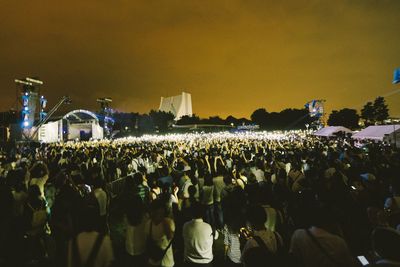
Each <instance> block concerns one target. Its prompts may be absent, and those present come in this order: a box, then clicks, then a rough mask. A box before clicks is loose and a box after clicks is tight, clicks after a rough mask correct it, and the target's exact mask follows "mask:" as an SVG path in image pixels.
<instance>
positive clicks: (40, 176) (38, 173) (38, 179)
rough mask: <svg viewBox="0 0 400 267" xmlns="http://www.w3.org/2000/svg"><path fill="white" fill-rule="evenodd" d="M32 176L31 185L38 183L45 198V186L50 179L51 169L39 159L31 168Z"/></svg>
mask: <svg viewBox="0 0 400 267" xmlns="http://www.w3.org/2000/svg"><path fill="white" fill-rule="evenodd" d="M30 177H31V179H30V181H29V185H30V186H32V185H37V186H38V187H39V190H40V195H41V196H42V198H43V199H44V198H45V194H44V186H45V184H46V182H47V180H48V179H49V170H48V168H47V165H46V163H44V162H43V161H37V162H36V163H34V165H33V166H32V168H31V169H30Z"/></svg>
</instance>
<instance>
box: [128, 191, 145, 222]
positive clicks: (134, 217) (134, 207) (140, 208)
mask: <svg viewBox="0 0 400 267" xmlns="http://www.w3.org/2000/svg"><path fill="white" fill-rule="evenodd" d="M145 214H146V208H145V205H144V203H143V201H142V199H141V198H140V196H134V197H133V198H132V200H131V201H130V202H129V204H127V210H126V218H127V220H128V223H129V224H130V225H133V226H136V225H139V224H140V223H141V222H142V220H143V217H144V215H145Z"/></svg>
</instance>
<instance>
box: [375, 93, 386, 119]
mask: <svg viewBox="0 0 400 267" xmlns="http://www.w3.org/2000/svg"><path fill="white" fill-rule="evenodd" d="M374 115H375V120H376V122H378V123H380V124H383V122H384V120H387V119H388V118H389V109H388V106H387V105H386V101H385V98H383V97H381V96H379V97H377V98H376V99H375V101H374Z"/></svg>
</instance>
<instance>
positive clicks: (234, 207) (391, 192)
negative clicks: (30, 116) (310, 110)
mask: <svg viewBox="0 0 400 267" xmlns="http://www.w3.org/2000/svg"><path fill="white" fill-rule="evenodd" d="M399 155H400V153H399V150H398V149H397V148H395V147H394V146H389V145H386V144H383V143H372V142H369V141H363V142H355V141H354V140H352V139H350V138H349V137H346V136H336V137H333V138H330V139H324V138H321V137H316V136H312V135H309V134H308V133H307V132H304V131H287V132H244V133H228V132H217V133H186V134H168V135H151V136H147V135H145V136H141V137H131V138H124V139H114V140H96V141H81V142H75V141H74V142H64V143H53V144H41V145H40V146H38V145H36V144H33V145H32V144H15V145H10V147H9V148H7V149H6V150H3V151H2V152H0V156H1V157H0V169H1V170H0V185H1V186H4V188H5V190H3V191H2V192H4V194H5V195H4V196H1V197H2V198H3V197H4V198H5V199H4V201H5V202H6V203H8V202H7V201H8V200H7V199H6V198H7V197H9V196H11V198H10V200H11V202H10V203H9V204H10V205H11V208H12V212H11V213H8V209H7V207H8V206H9V205H5V204H4V205H3V203H0V204H1V205H3V206H4V213H2V216H0V217H1V219H0V221H1V222H2V227H3V228H4V229H10V231H2V233H5V237H4V236H0V239H1V240H7V242H8V243H10V246H6V247H4V246H1V248H2V249H5V250H0V251H1V253H2V255H20V254H21V252H20V251H19V250H18V249H17V248H20V247H21V244H23V243H24V242H21V240H23V236H24V234H27V232H28V230H32V229H31V228H32V225H33V221H35V223H34V224H35V225H40V224H41V223H40V221H41V219H43V221H45V220H46V221H47V216H46V219H44V216H42V217H41V215H40V214H44V213H42V212H41V210H42V209H43V206H45V205H42V204H40V203H42V201H43V200H44V198H46V202H47V203H48V205H47V213H48V214H50V215H51V216H50V223H49V226H50V229H48V227H45V229H46V231H47V230H51V231H47V236H46V238H44V240H45V241H46V240H50V241H51V242H44V245H45V246H46V247H47V248H50V250H51V249H53V250H54V249H55V250H56V251H55V253H53V255H52V254H51V253H49V257H53V258H52V259H51V260H52V261H53V262H54V265H55V266H60V267H62V266H65V262H68V261H67V260H66V259H67V258H68V257H67V252H69V250H68V245H69V244H70V243H69V240H71V239H73V238H74V237H75V236H77V235H80V234H81V233H82V231H83V232H85V231H84V229H83V228H85V227H84V225H82V220H81V219H82V218H81V217H82V216H81V208H82V207H83V206H84V202H85V200H87V197H89V198H91V200H90V201H92V200H93V201H94V202H93V203H91V204H93V205H94V206H97V208H98V210H97V212H98V214H97V216H100V214H104V205H102V203H103V204H104V201H102V199H103V200H104V198H102V197H101V195H102V193H101V190H97V185H95V181H97V180H98V179H100V180H103V179H104V180H105V181H106V182H107V188H110V190H111V191H112V194H110V197H109V198H107V202H108V201H109V202H110V208H109V209H106V214H109V215H110V228H111V234H112V237H113V239H114V238H115V240H122V239H123V238H122V237H119V235H121V233H125V235H127V232H126V231H120V229H119V226H121V225H125V226H126V227H139V225H140V223H139V225H136V224H135V223H133V224H129V222H127V223H126V224H124V223H122V222H120V220H122V218H123V217H124V216H120V215H121V214H122V213H123V212H121V211H125V212H126V210H127V208H131V206H132V201H133V199H134V198H135V197H137V196H139V197H140V198H141V200H142V202H143V205H144V206H145V210H146V207H148V206H149V205H151V202H153V201H156V203H157V202H159V201H162V202H164V203H166V206H167V208H166V209H164V207H165V206H163V208H162V209H161V208H160V209H159V211H160V212H159V213H158V215H159V216H157V215H156V214H157V212H152V214H153V215H154V216H155V217H154V221H153V224H152V225H153V227H154V231H155V232H154V231H153V232H152V235H153V239H154V240H155V241H156V242H153V243H157V245H159V248H161V251H163V250H165V255H164V256H165V257H164V258H162V259H160V258H158V260H157V259H156V260H153V261H152V262H151V263H152V264H153V265H168V266H171V265H174V263H175V260H176V264H177V265H179V264H180V263H181V261H182V260H183V258H184V257H183V250H184V244H183V243H184V242H183V239H181V238H182V232H183V225H184V223H185V222H186V221H187V219H182V218H184V217H185V216H183V215H184V213H185V212H186V211H187V210H190V208H191V206H192V205H193V203H196V201H197V200H199V202H200V203H201V205H202V206H203V207H204V208H205V216H204V222H206V223H209V224H210V225H211V227H212V229H213V232H214V233H215V236H217V235H218V233H219V234H220V235H221V232H218V231H217V230H216V229H219V230H221V229H222V228H224V229H226V228H227V229H228V230H225V231H224V238H223V239H224V241H225V242H224V243H225V244H224V245H226V256H227V258H229V259H230V260H231V261H232V262H233V263H234V264H238V263H239V262H241V264H244V265H245V266H257V264H261V263H260V262H261V261H257V260H255V259H257V255H261V254H264V257H263V259H264V260H263V261H262V262H264V263H265V262H267V263H268V264H269V265H268V266H274V264H275V262H276V261H275V259H277V262H278V263H279V264H280V265H281V266H285V264H286V263H285V262H284V261H282V258H287V257H283V256H282V254H283V255H285V253H286V247H287V245H288V243H289V240H292V242H291V250H290V252H291V254H292V255H293V256H294V257H295V259H297V262H298V263H302V264H303V263H304V264H310V266H317V265H319V264H327V266H330V265H334V263H332V262H329V257H328V256H327V255H324V253H323V252H322V251H321V249H320V248H319V247H318V245H317V244H316V243H315V242H313V239H311V237H310V236H309V234H308V233H307V231H305V230H304V229H309V231H310V233H311V234H313V235H315V238H316V239H317V241H319V242H320V243H321V246H322V247H323V248H325V249H328V250H329V252H330V254H332V255H333V256H335V257H337V258H340V259H341V260H342V261H343V264H347V263H349V262H350V261H351V260H352V259H353V258H354V256H355V255H363V253H365V252H367V251H368V250H371V249H372V247H371V246H370V243H369V242H367V241H368V240H367V239H368V236H369V234H370V233H371V232H372V231H373V230H374V228H376V227H379V226H385V227H392V228H393V229H395V228H396V227H398V225H399V222H398V221H397V219H396V218H397V217H396V215H397V214H399V213H398V212H397V208H398V207H397V206H398V205H397V204H398V203H397V202H398V201H397V198H398V192H399V190H398V188H399V186H398V185H397V182H398V179H396V178H397V176H398V171H399V169H400V157H399ZM46 166H48V170H47V168H46ZM20 169H22V172H23V173H21V174H20V173H19V170H20ZM14 171H16V173H18V174H16V173H13V172H14ZM60 174H62V175H61V176H60ZM140 176H142V178H141V177H140ZM59 177H62V179H59ZM21 179H22V180H24V184H25V185H26V189H23V188H21V187H20V181H21ZM197 180H198V181H199V182H197ZM85 184H87V185H89V186H92V185H93V186H95V187H96V189H95V188H94V187H93V188H92V189H93V190H94V191H99V192H100V194H97V196H98V197H99V196H100V197H99V198H98V199H97V198H96V194H95V192H93V191H92V193H88V192H87V187H86V186H85ZM30 185H35V186H38V187H39V195H40V198H39V197H37V196H36V195H35V194H33V192H29V194H28V195H31V197H29V196H28V197H27V198H25V197H24V194H26V193H25V192H26V190H27V189H28V186H30ZM148 185H150V186H148ZM100 187H101V188H103V189H102V190H103V191H105V190H104V184H103V185H100ZM149 188H151V189H152V190H151V191H150V190H149ZM179 189H181V190H180V191H179ZM194 189H196V190H194ZM35 190H36V189H35ZM49 192H54V194H48V193H49ZM178 192H179V194H178ZM189 193H190V194H189ZM34 195H35V196H36V197H33V196H34ZM51 195H54V200H53V197H50V196H51ZM111 196H112V197H111ZM33 199H39V201H38V200H33ZM99 200H100V201H99ZM315 201H317V202H318V203H321V202H322V203H327V204H329V205H330V206H332V209H334V210H338V211H340V214H339V215H340V220H337V223H336V225H337V226H338V227H336V228H339V226H340V228H341V229H343V231H342V232H341V231H337V229H331V227H330V226H331V225H328V226H326V225H325V223H323V222H322V221H321V220H320V219H318V220H316V219H315V218H318V216H317V215H318V214H319V212H318V211H317V210H314V209H312V207H313V206H314V205H315ZM28 202H29V203H32V204H33V205H32V204H31V206H32V207H33V209H34V211H33V210H32V209H31V208H30V207H29V206H28V205H27V203H28ZM182 202H185V204H184V205H182V206H180V205H176V203H182ZM186 204H188V205H186ZM157 205H158V204H157ZM260 205H261V207H260V208H261V209H262V210H263V211H264V213H265V215H266V220H264V219H265V218H261V217H257V216H259V215H257V216H254V215H253V213H252V212H250V211H251V209H253V208H252V207H253V206H260ZM3 206H2V207H3ZM106 206H107V205H106ZM247 206H249V207H251V208H250V210H248V211H249V212H248V214H246V212H245V211H246V207H247ZM171 207H174V209H173V210H174V212H169V210H172V208H171ZM162 210H165V211H166V212H165V213H164V212H162ZM374 210H375V212H373V214H375V215H376V216H375V215H374V216H370V214H371V213H372V212H371V211H374ZM21 212H22V214H23V216H22V218H21V217H19V214H21ZM29 213H30V215H29ZM32 213H36V214H37V215H36V216H33V215H32ZM257 213H258V212H257ZM259 214H261V213H259ZM3 215H4V216H3ZM33 217H35V218H36V219H33ZM125 217H126V216H125ZM160 218H161V219H160ZM260 218H261V219H260ZM368 218H370V220H368ZM131 219H132V218H131ZM245 219H247V221H248V222H249V227H248V229H249V230H252V231H250V232H253V233H255V234H257V232H261V234H260V235H261V239H262V238H263V237H265V238H264V239H265V240H264V241H265V242H264V241H263V243H260V244H261V246H259V245H260V244H257V242H256V241H255V239H254V238H250V239H249V240H247V241H246V242H245V245H246V243H248V247H247V248H246V252H245V254H243V256H241V257H239V258H238V254H240V253H241V252H238V249H237V242H236V241H237V240H236V239H235V235H237V234H238V231H239V230H238V229H240V228H241V227H244V226H245V223H244V222H242V220H245ZM19 220H20V221H21V220H22V222H24V223H23V224H18V223H17V222H18V221H19ZM236 220H237V222H235V221H236ZM262 220H264V223H263V224H261V223H260V221H262ZM99 221H102V220H100V219H99V218H97V219H96V222H95V224H96V226H95V227H97V223H98V222H99ZM127 221H129V220H128V219H127ZM111 222H112V223H111ZM135 222H136V221H135ZM159 222H162V223H161V224H160V223H159ZM141 223H142V221H141ZM143 223H144V224H145V225H146V229H145V230H146V231H145V233H146V236H147V237H149V236H150V233H149V230H150V228H149V227H148V226H150V223H147V224H146V223H145V222H143ZM175 223H176V233H177V234H176V238H174V243H173V250H172V248H171V247H172V245H171V246H170V247H168V245H169V244H170V242H169V241H170V240H171V238H172V236H173V233H174V232H175ZM225 225H226V227H225ZM310 225H311V227H310ZM94 230H96V231H97V232H98V230H97V228H96V229H94ZM40 232H41V231H40ZM274 232H279V236H282V237H283V239H284V242H283V243H284V249H283V250H282V249H279V248H278V249H277V251H275V246H274V244H275V242H273V239H274V238H275V239H276V240H279V239H280V238H279V237H278V238H277V235H276V234H275V233H274ZM41 233H42V232H41ZM171 233H172V234H171ZM122 235H123V234H122ZM26 236H28V235H26ZM84 236H85V235H84ZM256 236H257V235H256ZM47 237H48V238H47ZM93 237H94V235H93ZM236 237H237V236H236ZM4 238H5V239H4ZM134 238H136V235H135V237H134ZM78 239H79V238H78ZM106 239H107V238H105V239H103V242H106V243H107V241H104V240H106ZM10 240H15V242H11V241H10ZM30 240H32V238H30ZM53 240H54V241H55V242H53ZM146 240H147V241H149V238H146ZM78 241H79V240H78ZM92 241H93V243H95V241H94V239H93V240H92ZM79 242H82V241H79ZM79 242H78V243H79ZM11 243H13V244H11ZM39 243H40V242H39ZM53 243H55V244H56V245H55V246H53ZM131 243H133V241H132V242H131ZM147 243H149V242H147ZM264 243H265V245H266V248H267V249H265V248H264V247H263V244H264ZM332 244H334V246H335V248H334V249H332V250H330V248H331V246H333V245H332ZM0 245H2V244H0ZM214 245H216V246H220V245H222V244H221V242H215V244H214ZM40 246H43V243H41V244H40ZM40 246H39V245H38V246H33V247H32V246H30V247H29V248H28V249H26V250H24V252H27V254H30V256H29V257H31V256H32V255H39V254H40V253H35V251H33V249H37V248H39V247H40ZM79 246H81V245H79ZM134 246H136V244H135V245H134ZM119 247H123V246H118V244H116V248H119ZM163 248H164V249H163ZM167 248H168V249H167ZM79 249H81V247H79ZM131 249H132V247H131ZM88 250H89V249H88ZM125 250H126V251H127V252H128V253H129V251H130V252H131V255H132V254H135V255H136V252H137V250H136V247H135V248H133V250H134V252H132V251H133V250H129V249H128V248H125ZM128 250H129V251H128ZM36 251H37V250H36ZM154 251H157V249H153V250H149V249H147V246H146V254H148V253H149V252H151V253H154ZM158 251H160V249H159V250H158ZM222 251H223V249H222V248H221V249H219V248H217V249H216V250H215V252H216V253H221V252H222ZM49 252H51V251H49ZM85 253H86V252H85ZM174 253H175V256H176V257H175V259H174V258H173V254H174ZM23 254H24V253H23ZM42 254H43V255H42V256H43V257H45V256H46V255H45V253H42ZM122 254H123V253H118V254H116V255H117V256H119V255H122ZM351 254H352V255H351ZM71 255H72V254H71ZM252 255H253V256H252ZM314 255H315V257H314ZM338 255H339V256H338ZM342 255H345V256H342ZM80 256H81V257H80V259H81V260H83V258H84V257H86V256H85V255H84V253H83V254H82V255H80ZM214 256H215V263H214V265H215V264H220V263H219V262H218V259H222V256H223V255H217V254H215V255H214ZM2 257H3V256H2ZM10 257H14V256H10ZM385 257H386V256H385ZM20 258H23V257H20ZM133 258H135V257H133ZM240 258H241V260H240ZM14 259H15V257H14ZM391 260H393V259H391ZM82 262H83V263H84V261H82ZM232 262H229V263H232ZM313 264H314V265H313ZM0 265H1V262H0ZM321 266H322V265H321Z"/></svg>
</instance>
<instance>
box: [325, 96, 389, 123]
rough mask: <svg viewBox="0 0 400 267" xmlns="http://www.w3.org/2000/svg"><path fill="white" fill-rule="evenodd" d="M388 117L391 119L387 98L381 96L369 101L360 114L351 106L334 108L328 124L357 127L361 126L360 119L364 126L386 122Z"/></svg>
mask: <svg viewBox="0 0 400 267" xmlns="http://www.w3.org/2000/svg"><path fill="white" fill-rule="evenodd" d="M387 119H389V108H388V106H387V104H386V101H385V98H383V97H381V96H379V97H377V98H376V99H375V100H374V101H373V102H372V101H370V102H367V103H366V104H365V105H364V106H363V108H362V109H361V113H360V114H358V112H357V110H355V109H350V108H343V109H341V110H333V111H332V113H331V114H330V115H329V119H328V125H330V126H344V127H347V128H350V129H357V128H359V127H360V121H362V122H363V124H364V126H370V125H377V124H384V123H385V121H386V120H387Z"/></svg>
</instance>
